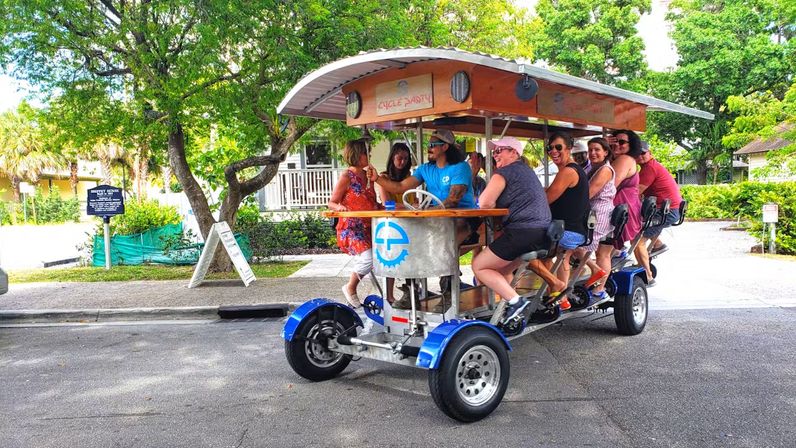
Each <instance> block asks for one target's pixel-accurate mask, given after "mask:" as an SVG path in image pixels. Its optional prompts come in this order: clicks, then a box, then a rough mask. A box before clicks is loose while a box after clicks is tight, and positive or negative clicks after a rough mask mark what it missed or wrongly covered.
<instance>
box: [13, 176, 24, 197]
mask: <svg viewBox="0 0 796 448" xmlns="http://www.w3.org/2000/svg"><path fill="white" fill-rule="evenodd" d="M20 182H22V179H20V178H19V177H17V176H13V175H12V176H11V191H12V192H13V193H14V202H16V203H19V196H20V193H19V183H20Z"/></svg>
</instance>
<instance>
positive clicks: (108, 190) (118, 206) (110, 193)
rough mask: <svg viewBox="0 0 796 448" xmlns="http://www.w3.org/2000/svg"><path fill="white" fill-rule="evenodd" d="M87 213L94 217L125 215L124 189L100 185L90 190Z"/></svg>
mask: <svg viewBox="0 0 796 448" xmlns="http://www.w3.org/2000/svg"><path fill="white" fill-rule="evenodd" d="M86 213H88V214H89V215H94V216H102V217H103V218H104V217H109V216H114V215H122V214H124V197H123V196H122V189H121V188H116V187H111V186H110V185H100V186H98V187H94V188H90V189H89V190H88V205H87V207H86Z"/></svg>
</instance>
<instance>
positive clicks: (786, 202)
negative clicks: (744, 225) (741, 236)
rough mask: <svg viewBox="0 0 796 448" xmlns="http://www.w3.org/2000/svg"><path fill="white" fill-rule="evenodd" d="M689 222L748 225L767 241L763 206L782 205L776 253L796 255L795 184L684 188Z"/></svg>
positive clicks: (755, 234) (740, 184)
mask: <svg viewBox="0 0 796 448" xmlns="http://www.w3.org/2000/svg"><path fill="white" fill-rule="evenodd" d="M680 192H681V193H682V195H683V199H685V200H687V201H688V218H689V219H731V220H735V219H740V220H743V221H748V225H749V232H750V233H751V234H752V235H754V236H755V237H757V238H759V239H761V240H762V239H763V238H765V237H766V235H767V234H766V232H765V229H764V228H763V224H762V209H763V204H765V203H768V202H774V203H777V204H778V205H779V222H778V223H777V241H776V244H777V252H778V253H782V254H789V255H796V182H782V183H761V182H742V183H739V184H733V185H683V186H682V187H681V188H680Z"/></svg>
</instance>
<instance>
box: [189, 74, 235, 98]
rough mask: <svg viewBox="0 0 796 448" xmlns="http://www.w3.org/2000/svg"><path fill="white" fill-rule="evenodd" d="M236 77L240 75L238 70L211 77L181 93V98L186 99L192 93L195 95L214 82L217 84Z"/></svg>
mask: <svg viewBox="0 0 796 448" xmlns="http://www.w3.org/2000/svg"><path fill="white" fill-rule="evenodd" d="M238 77H240V72H238V73H230V74H228V75H223V76H219V77H218V78H216V79H212V80H210V81H207V82H203V83H202V84H199V85H198V86H196V87H194V88H193V89H191V90H190V91H188V92H185V94H183V95H182V99H187V98H189V97H191V96H192V95H195V94H197V93H199V92H201V91H202V90H204V89H206V88H208V87H210V86H213V85H215V84H218V83H220V82H224V81H229V80H230V79H236V78H238Z"/></svg>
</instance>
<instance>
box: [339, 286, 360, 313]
mask: <svg viewBox="0 0 796 448" xmlns="http://www.w3.org/2000/svg"><path fill="white" fill-rule="evenodd" d="M343 296H344V297H345V300H346V302H348V304H349V305H350V306H351V308H359V307H360V306H362V302H360V301H359V297H357V293H353V294H350V293H349V292H348V288H346V285H343Z"/></svg>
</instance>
